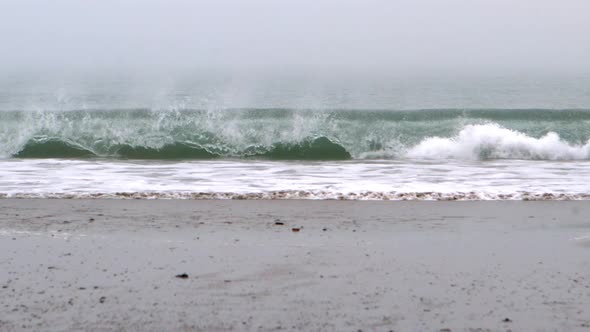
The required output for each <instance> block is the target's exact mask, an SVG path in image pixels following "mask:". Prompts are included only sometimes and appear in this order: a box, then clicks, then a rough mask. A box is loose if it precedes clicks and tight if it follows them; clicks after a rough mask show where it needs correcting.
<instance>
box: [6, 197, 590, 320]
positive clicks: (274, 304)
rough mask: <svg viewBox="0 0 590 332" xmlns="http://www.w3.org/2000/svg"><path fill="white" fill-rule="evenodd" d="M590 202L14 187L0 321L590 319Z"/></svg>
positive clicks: (8, 206) (8, 215) (9, 207)
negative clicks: (190, 195) (55, 194)
mask: <svg viewBox="0 0 590 332" xmlns="http://www.w3.org/2000/svg"><path fill="white" fill-rule="evenodd" d="M588 215H590V204H588V203H587V202H585V201H543V202H523V201H468V202H465V201H464V202H444V201H337V200H256V201H248V200H132V199H129V200H117V199H114V200H108V199H91V200H86V199H73V200H68V199H10V198H5V199H0V249H1V250H0V286H1V288H0V330H7V331H12V330H15V331H20V330H45V331H63V330H99V331H100V330H144V331H158V330H186V331H229V330H237V331H240V330H261V331H271V330H305V331H309V330H311V331H319V330H321V331H326V330H327V331H357V330H359V329H360V330H363V331H389V330H395V331H398V330H399V331H407V330H414V331H439V330H444V329H450V330H451V331H474V330H478V331H488V330H489V331H506V330H513V331H520V330H528V331H565V330H567V331H578V330H580V331H586V330H589V329H590V309H588V308H590V278H589V277H588V275H590V255H589V253H590V251H589V250H590V222H588V220H587V216H588ZM183 274H186V275H187V276H186V278H180V277H176V276H182V275H183Z"/></svg>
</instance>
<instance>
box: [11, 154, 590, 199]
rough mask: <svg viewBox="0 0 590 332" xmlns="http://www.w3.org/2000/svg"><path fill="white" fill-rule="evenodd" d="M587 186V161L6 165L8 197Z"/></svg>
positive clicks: (565, 194) (477, 191)
mask: <svg viewBox="0 0 590 332" xmlns="http://www.w3.org/2000/svg"><path fill="white" fill-rule="evenodd" d="M589 177H590V162H588V161H569V162H562V161H531V160H494V161H460V160H451V161H448V162H445V163H441V162H438V161H424V160H422V161H420V160H398V161H386V160H381V161H347V162H306V163H303V162H269V161H240V160H233V161H232V160H213V161H192V162H161V161H152V162H148V161H138V162H126V161H111V160H57V159H47V160H40V159H28V160H3V161H0V197H39V198H123V199H125V198H141V199H154V198H163V199H166V198H180V199H345V200H541V199H542V200H565V199H584V200H587V199H590V183H588V181H586V179H588V178H589Z"/></svg>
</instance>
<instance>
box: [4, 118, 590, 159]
mask: <svg viewBox="0 0 590 332" xmlns="http://www.w3.org/2000/svg"><path fill="white" fill-rule="evenodd" d="M589 139H590V111H587V110H416V111H374V110H289V109H246V110H220V111H206V110H149V109H137V110H80V111H38V112H32V111H12V112H11V111H2V112H0V157H3V158H11V157H16V158H118V159H164V160H168V159H169V160H174V159H196V160H198V159H214V158H262V159H274V160H346V159H459V160H489V159H528V160H585V159H590V143H589V141H588V140H589Z"/></svg>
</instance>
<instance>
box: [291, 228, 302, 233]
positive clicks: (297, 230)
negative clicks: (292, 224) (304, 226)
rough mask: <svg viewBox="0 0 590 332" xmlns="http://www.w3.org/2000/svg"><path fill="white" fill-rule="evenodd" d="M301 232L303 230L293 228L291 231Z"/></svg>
mask: <svg viewBox="0 0 590 332" xmlns="http://www.w3.org/2000/svg"><path fill="white" fill-rule="evenodd" d="M300 230H301V228H291V231H292V232H294V233H297V232H299V231H300Z"/></svg>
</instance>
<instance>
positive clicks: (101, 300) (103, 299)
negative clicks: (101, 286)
mask: <svg viewBox="0 0 590 332" xmlns="http://www.w3.org/2000/svg"><path fill="white" fill-rule="evenodd" d="M106 300H107V298H106V297H104V296H101V297H100V299H98V302H100V303H104V301H106Z"/></svg>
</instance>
